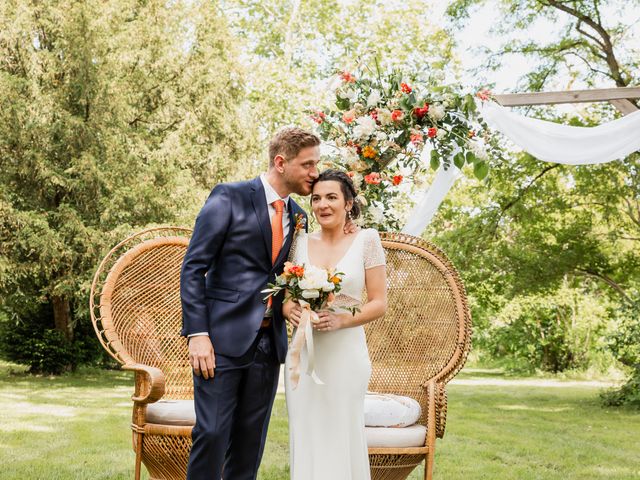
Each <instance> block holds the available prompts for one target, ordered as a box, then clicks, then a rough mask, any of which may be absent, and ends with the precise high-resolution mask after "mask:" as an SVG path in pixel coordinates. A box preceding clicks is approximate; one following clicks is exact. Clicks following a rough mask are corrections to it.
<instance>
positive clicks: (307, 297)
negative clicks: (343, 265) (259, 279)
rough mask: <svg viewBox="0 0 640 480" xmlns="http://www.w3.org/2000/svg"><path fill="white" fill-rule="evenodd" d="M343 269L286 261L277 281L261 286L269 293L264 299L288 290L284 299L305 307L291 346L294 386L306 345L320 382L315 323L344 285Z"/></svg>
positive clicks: (311, 367)
mask: <svg viewBox="0 0 640 480" xmlns="http://www.w3.org/2000/svg"><path fill="white" fill-rule="evenodd" d="M343 276H344V274H343V273H340V272H334V271H331V270H325V269H323V268H319V267H316V266H314V265H304V264H303V265H295V264H293V263H291V262H286V263H285V264H284V271H283V272H282V275H278V276H277V277H276V281H275V283H270V284H269V285H268V287H269V288H266V289H265V290H262V293H266V294H267V296H266V297H265V300H266V299H268V298H269V297H272V296H274V295H277V294H278V293H279V292H281V291H282V290H285V291H286V296H285V301H286V300H294V301H296V302H297V303H299V304H300V306H301V307H302V315H301V318H300V324H299V325H298V329H297V330H296V332H295V334H294V337H293V340H292V341H291V346H290V355H291V361H290V366H289V369H290V371H291V384H292V386H293V388H294V389H295V388H296V387H297V385H298V381H299V380H300V352H301V351H302V347H303V346H305V345H306V347H307V360H308V361H307V374H308V375H310V376H311V378H312V379H313V380H314V381H315V382H316V383H318V384H322V383H323V382H322V380H320V379H319V378H318V376H317V375H316V373H315V370H314V351H313V327H312V325H313V324H315V323H317V322H318V321H319V319H318V314H317V313H316V312H317V311H319V310H321V309H323V308H330V307H331V304H332V303H333V301H334V300H335V295H336V293H338V292H339V291H340V289H341V285H342V277H343Z"/></svg>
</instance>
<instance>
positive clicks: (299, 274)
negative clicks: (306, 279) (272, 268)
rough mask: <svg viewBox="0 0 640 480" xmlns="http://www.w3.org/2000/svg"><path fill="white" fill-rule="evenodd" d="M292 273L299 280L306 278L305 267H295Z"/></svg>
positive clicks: (292, 268)
mask: <svg viewBox="0 0 640 480" xmlns="http://www.w3.org/2000/svg"><path fill="white" fill-rule="evenodd" d="M291 273H292V274H293V275H295V276H296V277H298V278H302V277H303V276H304V267H302V266H300V265H294V266H293V267H291Z"/></svg>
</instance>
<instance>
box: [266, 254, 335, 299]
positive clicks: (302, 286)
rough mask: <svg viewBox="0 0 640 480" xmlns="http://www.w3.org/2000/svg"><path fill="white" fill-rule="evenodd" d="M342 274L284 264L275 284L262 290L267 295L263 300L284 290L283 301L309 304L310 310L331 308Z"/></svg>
mask: <svg viewBox="0 0 640 480" xmlns="http://www.w3.org/2000/svg"><path fill="white" fill-rule="evenodd" d="M343 275H344V274H343V273H340V272H338V273H334V272H332V271H327V270H325V269H323V268H318V267H316V266H313V265H309V266H305V265H304V264H303V265H294V264H293V263H291V262H285V264H284V271H283V272H282V275H278V276H277V277H276V283H275V284H272V283H270V284H269V285H268V286H269V288H267V289H265V290H262V293H267V294H268V295H267V296H266V297H265V300H266V299H267V298H269V297H271V296H274V295H277V294H278V293H279V292H280V291H282V290H286V297H285V301H286V300H289V299H293V300H295V301H296V302H300V301H303V302H305V303H307V304H309V306H310V309H311V310H314V311H317V310H320V309H321V308H324V307H326V306H331V303H332V302H333V300H334V298H335V294H336V293H338V292H339V291H340V288H341V283H342V277H343Z"/></svg>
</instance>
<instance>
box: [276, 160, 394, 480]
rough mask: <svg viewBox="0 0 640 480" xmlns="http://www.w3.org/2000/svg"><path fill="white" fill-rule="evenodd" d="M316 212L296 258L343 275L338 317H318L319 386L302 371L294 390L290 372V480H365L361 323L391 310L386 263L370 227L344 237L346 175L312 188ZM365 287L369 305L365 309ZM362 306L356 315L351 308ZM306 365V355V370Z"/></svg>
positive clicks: (349, 193)
mask: <svg viewBox="0 0 640 480" xmlns="http://www.w3.org/2000/svg"><path fill="white" fill-rule="evenodd" d="M311 208H312V210H313V214H314V216H315V218H316V219H317V221H318V223H319V224H320V227H321V229H320V231H319V232H317V233H312V234H304V233H301V234H300V235H298V237H297V238H296V244H295V246H294V248H293V249H292V257H293V258H291V260H292V261H293V262H294V263H296V264H303V263H304V264H307V265H315V266H317V267H320V268H324V269H327V270H329V269H335V270H336V271H337V272H342V273H344V277H343V281H342V290H341V291H340V293H339V294H338V295H337V296H336V299H335V302H334V304H333V305H332V308H333V311H329V310H326V311H321V312H319V313H318V317H319V319H320V321H319V322H318V323H316V324H315V325H314V329H315V331H314V332H313V342H314V351H315V372H316V374H317V377H318V378H319V379H320V380H321V381H322V383H316V382H315V381H314V379H313V378H312V377H310V376H308V375H305V374H304V373H303V374H302V375H301V376H300V380H299V383H298V384H297V386H296V387H294V386H293V385H292V382H291V379H290V375H289V370H290V367H291V359H290V356H287V360H286V367H287V368H286V369H285V372H286V374H285V391H286V399H287V409H288V412H289V442H290V466H291V479H292V480H329V479H331V480H368V479H369V478H370V471H369V457H368V454H367V442H366V438H365V429H364V396H365V393H366V391H367V386H368V383H369V377H370V376H371V363H370V361H369V353H368V351H367V344H366V339H365V333H364V328H363V327H362V326H363V325H364V324H366V323H368V322H371V321H372V320H375V319H377V318H380V317H382V316H383V315H384V313H385V310H386V308H387V296H386V273H385V257H384V251H383V249H382V244H381V243H380V238H379V236H378V232H377V231H375V230H373V229H365V230H359V231H357V232H355V233H349V234H347V233H345V232H344V225H345V223H346V222H347V221H350V220H354V219H355V218H357V217H358V215H359V213H360V208H359V205H358V202H357V200H356V191H355V188H354V186H353V183H352V182H351V179H350V178H349V177H348V176H347V175H346V174H345V173H343V172H339V171H337V170H325V171H324V172H322V173H321V174H320V176H319V177H318V179H317V180H316V181H315V183H314V185H313V190H312V193H311ZM365 288H366V292H367V302H366V303H365V304H364V305H361V303H362V298H363V291H364V290H365ZM354 306H357V307H358V308H359V312H357V313H355V315H353V314H352V313H351V312H350V311H349V310H347V308H348V307H354ZM283 313H284V316H285V317H286V318H288V319H289V321H290V322H291V323H292V324H293V325H294V326H297V325H298V323H299V322H300V315H301V309H300V306H299V305H297V304H296V303H294V302H293V301H291V300H290V301H288V302H286V303H285V304H284V306H283ZM307 360H308V357H307V352H306V349H303V352H302V355H301V359H300V362H301V366H302V367H303V368H301V369H300V370H301V371H302V372H304V371H305V368H304V365H306V362H307Z"/></svg>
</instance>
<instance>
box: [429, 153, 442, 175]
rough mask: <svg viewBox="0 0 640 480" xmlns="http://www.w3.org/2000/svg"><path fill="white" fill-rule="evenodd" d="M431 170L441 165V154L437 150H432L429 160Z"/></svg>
mask: <svg viewBox="0 0 640 480" xmlns="http://www.w3.org/2000/svg"><path fill="white" fill-rule="evenodd" d="M429 166H430V167H431V170H437V169H438V167H439V166H440V154H439V153H438V151H437V150H431V161H430V162H429Z"/></svg>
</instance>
